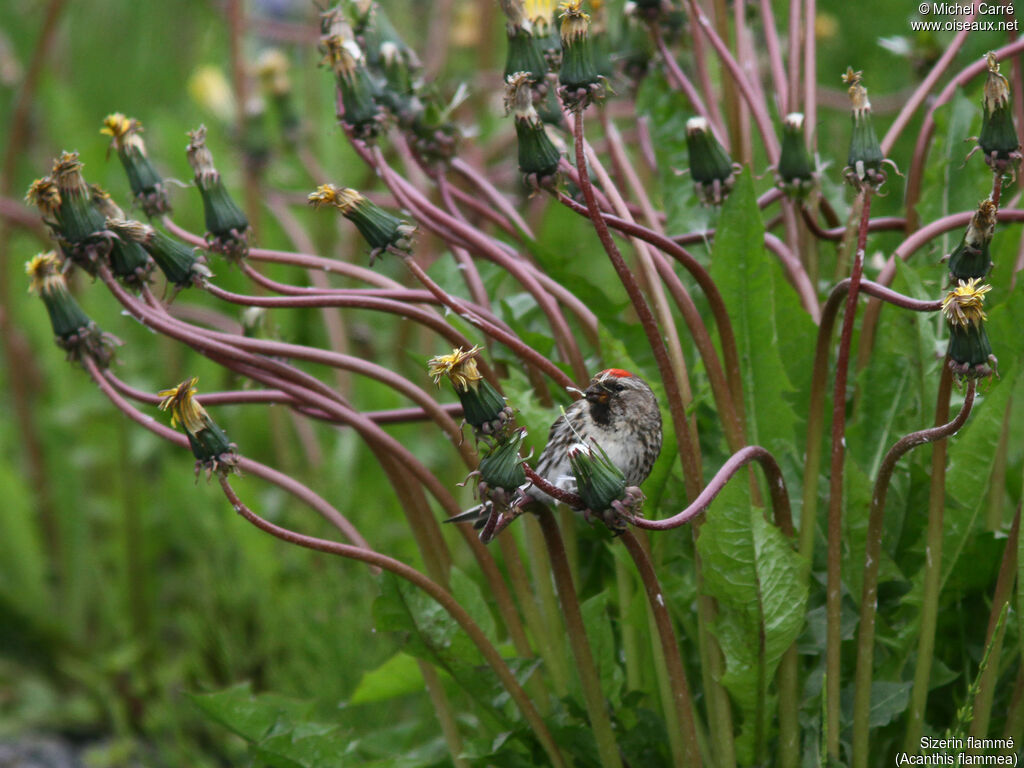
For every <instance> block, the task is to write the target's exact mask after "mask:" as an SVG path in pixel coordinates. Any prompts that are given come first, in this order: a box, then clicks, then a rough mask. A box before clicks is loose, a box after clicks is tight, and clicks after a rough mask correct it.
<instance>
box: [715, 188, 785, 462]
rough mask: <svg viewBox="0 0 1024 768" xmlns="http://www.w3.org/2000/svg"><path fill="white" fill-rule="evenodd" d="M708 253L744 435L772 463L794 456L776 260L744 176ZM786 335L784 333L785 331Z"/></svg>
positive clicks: (755, 198)
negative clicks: (732, 353)
mask: <svg viewBox="0 0 1024 768" xmlns="http://www.w3.org/2000/svg"><path fill="white" fill-rule="evenodd" d="M717 232H718V233H717V235H716V236H715V244H714V248H713V249H712V253H711V276H712V277H713V278H714V280H715V283H717V284H718V287H719V289H720V290H721V292H722V298H723V299H724V301H725V305H726V307H727V308H728V310H729V316H730V318H731V319H732V322H733V331H734V333H735V335H736V344H737V346H738V348H739V356H740V366H741V367H742V373H743V398H744V404H745V407H746V413H747V436H748V439H749V441H750V443H751V444H753V445H761V446H763V447H765V448H767V449H768V450H769V451H771V452H772V453H773V454H774V455H775V457H776V459H777V460H781V457H782V455H783V454H791V453H793V452H794V451H795V447H794V446H795V440H796V425H797V419H796V415H795V413H794V412H793V407H792V406H791V405H790V403H789V401H788V399H787V396H788V395H789V393H791V392H792V389H793V388H792V386H791V385H790V383H789V377H788V376H787V374H786V369H785V366H784V365H783V363H782V356H781V353H780V349H781V346H780V340H779V338H780V336H779V331H780V329H779V327H778V325H777V324H776V318H777V313H776V301H777V300H776V285H781V283H780V281H779V280H778V279H777V274H778V273H779V272H780V271H781V267H780V266H779V264H778V260H777V259H776V258H775V257H774V256H772V255H771V254H770V253H768V252H767V251H766V250H765V247H764V225H763V224H762V223H761V213H760V211H759V210H758V208H757V197H756V195H755V194H754V185H753V181H752V180H751V177H750V172H749V171H744V172H743V173H742V174H741V175H740V177H739V178H738V180H737V182H736V186H735V188H734V189H733V191H732V193H731V194H730V195H729V198H728V200H726V202H725V206H724V207H723V209H722V217H721V220H720V221H719V225H718V230H717ZM786 330H787V332H788V330H789V329H786Z"/></svg>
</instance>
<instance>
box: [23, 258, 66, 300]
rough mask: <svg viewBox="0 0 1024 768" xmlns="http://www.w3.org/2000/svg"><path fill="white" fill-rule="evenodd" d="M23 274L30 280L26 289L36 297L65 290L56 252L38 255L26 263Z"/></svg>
mask: <svg viewBox="0 0 1024 768" xmlns="http://www.w3.org/2000/svg"><path fill="white" fill-rule="evenodd" d="M25 274H26V275H28V276H29V277H30V278H31V283H30V284H29V287H28V290H29V293H32V294H34V295H36V296H42V295H44V294H50V293H53V292H54V291H64V290H67V285H66V284H65V282H64V275H62V274H61V271H60V259H58V258H57V252H56V251H47V252H46V253H40V254H39V255H37V256H34V257H32V259H30V260H29V261H26V262H25Z"/></svg>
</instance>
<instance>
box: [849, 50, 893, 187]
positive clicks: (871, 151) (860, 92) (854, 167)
mask: <svg viewBox="0 0 1024 768" xmlns="http://www.w3.org/2000/svg"><path fill="white" fill-rule="evenodd" d="M861 79H862V73H861V72H859V71H857V72H855V71H854V70H853V68H852V67H847V68H846V74H844V75H843V82H844V83H846V84H847V85H849V86H850V87H849V94H850V103H851V105H852V119H853V134H852V136H851V138H850V152H849V155H848V156H847V160H846V164H847V166H848V168H849V170H848V171H847V174H848V175H850V176H852V180H853V181H854V182H855V183H857V184H862V183H864V184H868V185H870V186H873V187H877V186H879V185H880V184H881V183H882V182H883V181H885V174H884V173H883V172H882V162H883V161H884V159H885V156H884V155H883V154H882V147H881V145H880V144H879V143H878V135H877V134H876V133H875V127H874V125H872V123H871V102H870V101H869V100H868V90H867V88H865V87H864V85H863V83H862V82H861Z"/></svg>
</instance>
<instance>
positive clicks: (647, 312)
mask: <svg viewBox="0 0 1024 768" xmlns="http://www.w3.org/2000/svg"><path fill="white" fill-rule="evenodd" d="M574 118H575V121H574V134H575V145H576V147H575V149H576V170H577V172H578V173H579V179H580V189H581V190H582V191H583V197H584V198H585V199H586V201H587V209H588V211H589V213H590V220H591V221H592V222H594V229H595V230H596V231H597V236H598V239H599V240H600V241H601V245H602V246H603V247H604V249H605V252H606V253H607V254H608V258H609V259H610V260H611V262H612V266H613V267H614V268H615V272H616V273H617V274H618V276H619V279H620V280H621V281H622V285H623V287H624V288H625V289H626V293H627V294H628V295H629V300H630V302H631V303H632V305H633V309H634V311H635V312H636V314H637V317H638V318H639V320H640V324H641V325H642V326H643V329H644V333H645V334H646V336H647V342H648V344H650V346H651V350H652V351H653V353H654V360H655V362H656V363H657V366H658V373H659V374H661V379H662V383H663V384H664V386H665V394H666V397H667V398H668V406H669V411H670V412H671V414H672V424H673V427H674V428H675V433H676V440H677V442H678V444H679V457H680V460H681V462H682V465H683V482H684V484H685V486H686V492H687V495H688V496H689V497H690V498H693V497H695V496H696V495H697V494H698V493H699V492H700V488H701V484H702V478H701V470H700V465H699V463H698V462H697V455H698V454H697V446H696V444H695V441H694V438H693V434H692V432H691V430H690V424H689V422H688V421H687V419H686V413H685V411H684V410H683V402H682V397H681V395H680V391H679V382H678V381H676V376H675V372H674V371H673V369H672V364H671V363H670V361H669V359H668V352H667V350H666V349H665V343H664V341H663V340H662V337H661V331H660V330H659V329H658V326H657V323H656V322H655V320H654V315H653V314H651V308H650V307H649V306H648V305H647V301H646V299H644V297H643V294H642V293H641V292H640V287H639V286H638V285H637V284H636V279H635V278H634V277H633V274H632V273H631V272H630V271H629V267H628V266H626V262H625V260H624V259H623V258H622V254H621V253H619V248H618V246H617V245H615V241H614V240H612V236H611V233H610V232H609V231H608V225H607V224H606V223H605V220H604V217H603V216H601V212H600V211H599V210H598V207H597V199H596V197H595V196H594V188H593V186H592V185H591V183H590V175H589V174H588V173H587V164H586V160H585V158H584V145H583V112H582V110H579V111H577V112H575V113H574Z"/></svg>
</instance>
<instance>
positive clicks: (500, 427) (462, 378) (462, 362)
mask: <svg viewBox="0 0 1024 768" xmlns="http://www.w3.org/2000/svg"><path fill="white" fill-rule="evenodd" d="M479 356H480V347H479V346H477V347H473V348H472V349H470V350H468V351H463V350H461V349H453V350H452V353H451V354H450V355H439V356H438V357H432V358H431V359H430V360H429V361H428V362H427V373H428V374H429V375H430V376H432V377H433V379H434V383H435V384H437V385H438V386H440V385H441V379H442V378H444V377H445V376H447V377H448V379H449V380H450V381H451V383H452V386H453V387H454V388H455V394H457V395H458V396H459V400H460V401H461V402H462V411H463V416H464V418H465V419H466V422H467V423H468V424H469V425H470V426H471V427H473V429H474V430H475V432H476V434H477V437H480V436H492V435H496V434H501V433H502V432H503V431H504V430H505V428H506V427H507V425H508V424H509V423H510V422H511V420H512V417H513V415H514V413H513V411H512V409H511V408H509V407H508V405H507V404H506V403H505V398H503V397H502V396H501V395H500V394H498V391H497V390H496V389H495V388H494V387H493V386H491V383H490V382H489V381H487V379H485V378H484V377H483V375H482V374H481V373H480V371H479V369H478V368H477V365H476V359H477V358H478V357H479Z"/></svg>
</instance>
